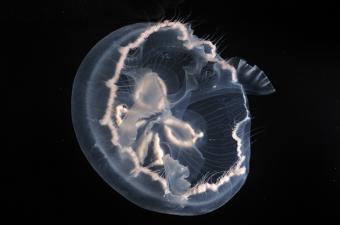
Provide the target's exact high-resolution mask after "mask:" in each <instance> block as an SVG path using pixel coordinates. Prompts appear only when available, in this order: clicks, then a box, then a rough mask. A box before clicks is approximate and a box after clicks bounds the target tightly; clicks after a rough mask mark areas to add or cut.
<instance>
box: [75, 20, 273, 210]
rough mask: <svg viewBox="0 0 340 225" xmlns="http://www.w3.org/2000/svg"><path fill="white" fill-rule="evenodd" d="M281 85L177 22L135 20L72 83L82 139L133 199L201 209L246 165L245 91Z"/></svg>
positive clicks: (237, 184)
mask: <svg viewBox="0 0 340 225" xmlns="http://www.w3.org/2000/svg"><path fill="white" fill-rule="evenodd" d="M272 92H274V88H273V86H272V84H271V83H270V81H269V80H268V78H267V77H266V75H265V74H264V73H263V72H262V71H261V70H260V69H259V68H258V67H257V66H251V65H249V64H248V63H247V62H246V61H245V60H243V59H241V58H237V57H233V58H231V59H229V60H224V59H222V58H221V57H220V56H219V55H218V54H217V53H216V47H215V45H214V44H213V43H212V42H210V41H208V40H204V39H200V38H198V37H197V36H195V35H194V34H193V30H192V29H191V28H190V25H188V24H183V23H180V22H172V21H164V22H160V23H138V24H133V25H129V26H125V27H123V28H120V29H118V30H116V31H114V32H112V33H111V34H109V35H108V36H106V37H105V38H104V39H102V40H101V41H100V42H99V43H97V44H96V45H95V47H94V48H93V49H92V50H91V51H90V52H89V54H88V55H87V56H86V58H85V59H84V60H83V62H82V64H81V66H80V68H79V70H78V72H77V75H76V78H75V81H74V85H73V93H72V119H73V125H74V128H75V131H76V136H77V139H78V141H79V143H80V146H81V149H82V151H83V152H84V154H85V155H86V158H87V159H88V161H89V162H90V164H91V165H92V167H93V168H94V169H95V170H96V171H97V173H98V174H99V175H100V176H101V177H102V178H103V179H104V180H105V181H106V182H107V183H108V184H109V185H110V186H111V187H112V188H113V189H114V190H116V191H117V192H119V193H120V194H121V195H123V196H124V197H125V198H127V199H128V200H130V201H131V202H133V203H135V204H136V205H138V206H140V207H142V208H145V209H148V210H152V211H157V212H161V213H167V214H176V215H199V214H204V213H208V212H210V211H213V210H215V209H217V208H219V207H221V206H222V205H223V204H225V203H226V202H228V201H229V200H230V199H231V198H232V197H233V196H234V195H235V194H236V193H237V192H238V191H239V190H240V188H241V187H242V185H243V184H244V182H245V180H246V177H247V174H248V171H249V157H250V135H249V133H250V114H249V111H248V107H247V98H246V94H255V95H265V94H270V93H272Z"/></svg>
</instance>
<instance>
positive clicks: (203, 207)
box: [72, 21, 274, 215]
mask: <svg viewBox="0 0 340 225" xmlns="http://www.w3.org/2000/svg"><path fill="white" fill-rule="evenodd" d="M141 26H145V24H143V25H141ZM122 29H123V28H122ZM125 29H127V28H125ZM161 29H172V30H176V31H178V32H179V34H180V35H178V37H177V38H178V40H180V41H182V42H183V47H185V48H186V49H188V50H190V49H193V48H195V47H197V46H201V45H207V46H209V47H210V52H209V53H206V54H205V55H204V56H205V59H206V60H207V61H208V62H213V63H217V64H218V65H220V67H221V68H222V69H223V70H228V71H229V72H230V73H231V82H233V83H234V84H235V85H238V86H239V88H240V89H241V91H242V96H243V103H244V110H245V112H246V115H245V117H244V118H243V119H242V120H240V121H239V122H237V123H235V125H234V127H233V129H232V138H233V139H234V141H235V142H236V151H237V160H236V161H235V163H234V164H233V165H232V166H231V167H230V169H229V170H227V171H225V172H224V173H223V174H222V175H221V176H220V177H219V179H217V180H216V181H215V182H208V181H206V180H204V179H202V181H201V182H198V183H197V184H196V185H195V186H193V187H190V188H188V190H186V191H185V192H184V193H180V194H176V193H172V191H171V190H170V189H169V183H168V181H167V180H166V179H165V178H164V177H162V176H160V175H159V173H156V172H154V171H152V170H151V169H149V168H148V167H145V166H143V165H142V164H141V158H143V153H141V154H142V156H141V155H138V151H135V150H134V149H132V148H131V147H130V146H121V144H120V142H119V141H118V138H119V135H118V133H117V123H118V124H119V123H121V122H122V118H121V116H120V114H121V113H125V111H126V110H127V109H125V108H124V106H122V105H119V106H117V107H116V108H115V109H114V108H113V106H114V101H115V98H116V92H117V90H118V88H119V87H118V86H117V85H116V82H117V81H118V79H119V77H120V74H121V71H122V69H123V68H124V62H125V60H126V58H127V56H128V53H129V51H130V50H132V49H135V48H138V47H139V46H141V45H142V44H143V43H144V42H145V40H146V39H147V38H148V37H149V36H150V35H152V34H153V33H156V32H157V31H159V30H161ZM118 31H119V30H118ZM116 32H117V31H116ZM117 47H118V48H119V53H120V56H119V58H118V61H117V63H116V65H115V69H114V73H113V76H112V78H111V79H109V80H107V81H106V82H105V84H106V86H107V88H108V89H109V96H108V100H107V103H106V109H105V113H104V115H103V116H102V118H101V119H100V121H99V122H100V125H101V126H104V127H107V128H108V129H109V131H110V134H111V138H110V139H111V144H112V145H113V146H115V148H114V149H112V151H116V152H118V155H119V157H121V158H122V160H124V159H125V160H127V161H129V162H131V163H132V168H133V169H132V170H130V171H129V174H130V176H127V177H121V174H118V173H117V172H113V171H112V172H108V171H107V170H106V169H105V167H106V164H108V167H109V168H116V167H117V166H119V165H115V162H113V161H112V160H110V157H112V156H109V155H107V152H106V151H102V150H101V149H102V147H101V146H99V145H100V144H99V143H98V142H97V140H96V138H94V136H95V135H90V134H83V132H82V131H81V130H83V129H88V127H90V126H91V125H88V123H89V122H88V121H91V118H89V116H88V115H87V114H86V111H88V110H87V109H84V107H85V108H86V107H87V104H85V103H84V102H83V101H85V100H79V95H82V94H84V93H83V92H84V90H85V91H86V89H87V88H86V87H87V85H88V82H85V81H84V77H82V78H81V79H83V81H79V80H80V78H79V76H80V75H79V74H82V73H83V71H84V70H87V69H88V68H86V69H84V67H86V65H85V64H86V63H88V62H89V61H90V60H93V57H91V52H90V54H89V56H88V57H87V58H90V59H87V62H83V63H82V66H81V67H80V69H79V71H78V73H77V77H76V80H75V86H74V88H73V94H72V119H73V123H74V127H75V130H76V134H77V138H78V140H79V142H80V145H81V147H82V150H83V152H84V153H85V155H86V157H87V158H88V160H89V161H90V162H91V164H92V166H93V167H94V168H95V169H96V170H97V172H98V174H100V175H101V176H102V177H103V178H104V180H106V181H107V182H108V183H109V184H110V185H111V186H112V187H113V188H114V189H116V190H118V191H119V193H121V194H122V195H123V196H125V197H126V198H128V199H129V200H131V201H132V202H134V203H135V204H137V205H139V206H141V207H143V208H146V209H149V210H152V211H158V212H163V213H168V214H177V215H198V214H204V213H207V212H210V211H213V210H215V209H216V208H219V207H220V206H222V205H223V204H225V203H226V202H227V201H228V200H229V199H230V198H232V197H233V195H234V194H236V193H237V191H238V190H239V189H240V187H241V186H242V184H243V183H244V181H245V179H246V174H247V166H248V164H249V155H250V152H249V140H248V138H243V137H242V135H243V132H244V131H243V130H242V129H245V127H248V126H249V123H250V116H249V115H250V114H249V111H248V108H247V98H246V95H245V93H246V92H247V93H253V94H270V93H272V92H273V91H274V88H273V87H272V85H271V84H270V82H269V80H268V79H267V77H266V76H265V75H264V73H263V72H262V71H260V70H258V68H257V67H256V66H254V67H251V68H252V70H251V71H249V68H248V70H247V71H246V72H245V73H244V74H242V73H240V74H239V72H240V71H242V69H244V67H250V66H249V65H248V64H246V63H245V61H242V60H241V61H240V62H239V63H238V64H236V66H235V65H232V63H231V62H229V61H225V60H223V59H221V58H220V57H219V56H218V55H217V53H216V47H215V45H214V44H213V43H212V42H210V41H208V40H202V39H198V38H197V37H195V36H193V35H192V31H191V30H189V29H188V26H187V25H186V24H183V23H181V22H176V21H174V22H172V21H164V22H161V23H155V24H148V25H147V26H146V28H145V29H144V31H143V32H141V33H140V34H139V35H138V37H137V38H136V39H135V40H134V41H133V42H130V43H128V44H126V45H125V46H117ZM92 51H95V50H92ZM92 55H94V54H92ZM84 61H86V60H84ZM83 65H84V66H83ZM94 67H95V65H91V69H93V68H94ZM235 67H236V68H235ZM254 71H255V72H254ZM239 76H243V77H242V81H240V80H239ZM247 76H248V77H247ZM254 76H256V79H255V82H253V83H249V82H248V81H249V80H250V78H249V77H251V78H254ZM85 80H86V79H85ZM77 83H82V85H79V84H77ZM76 84H77V85H78V86H81V87H76ZM159 84H160V86H163V85H164V84H162V81H159ZM163 89H165V90H163V92H164V93H163V94H166V87H165V85H164V88H163ZM85 97H86V94H85ZM164 104H165V103H164ZM82 111H83V112H82ZM82 113H85V115H81V114H82ZM112 118H115V121H113V119H112ZM168 121H170V122H171V123H176V118H172V117H169V118H168ZM92 122H93V121H92ZM94 122H96V123H97V122H98V121H94ZM183 123H184V122H182V124H183ZM185 125H186V124H185ZM137 126H138V125H137ZM180 126H182V125H180ZM187 126H189V127H190V125H189V124H188V125H187ZM190 128H191V127H190ZM190 128H188V129H189V130H190ZM191 132H192V133H193V136H195V135H196V136H195V138H200V137H202V135H203V134H201V133H195V131H193V130H192V131H191ZM79 133H82V134H81V135H80V134H79ZM84 135H85V136H86V135H88V136H87V137H84ZM146 139H148V140H149V141H148V142H150V140H151V139H153V140H154V146H155V147H154V148H155V149H158V152H157V151H156V155H157V154H158V156H157V159H158V161H157V162H156V163H159V164H163V160H167V161H168V162H169V163H176V162H173V161H176V160H173V159H172V158H171V157H170V156H169V155H164V153H163V152H162V151H161V150H159V148H160V147H159V145H158V147H157V143H159V136H158V134H157V133H156V134H154V133H152V134H150V135H149V136H147V137H146ZM244 142H246V143H244ZM244 145H246V147H244ZM88 149H91V150H90V151H89V150H88ZM112 154H115V153H112ZM116 155H117V154H116ZM247 156H248V157H247ZM98 161H99V162H98ZM181 169H183V168H181ZM142 174H143V175H145V176H147V177H149V178H150V179H151V180H152V181H154V182H157V183H158V184H159V185H160V187H161V189H162V190H163V194H162V195H163V199H160V198H159V197H157V196H151V195H150V193H147V191H144V192H145V193H143V194H144V195H145V196H141V194H139V193H138V194H136V193H137V192H138V191H141V190H140V188H139V187H138V186H139V184H137V183H136V182H135V183H134V184H132V183H133V182H132V183H131V179H133V178H137V177H138V176H141V175H142ZM235 178H238V179H239V180H238V181H237V182H235V184H233V183H232V179H235ZM113 179H114V181H113ZM236 183H237V184H236ZM228 184H229V186H233V185H234V187H228V188H230V189H232V188H234V190H232V191H230V192H229V193H228V191H225V193H222V192H221V193H219V189H220V188H222V187H223V186H228ZM127 187H128V188H127ZM214 193H216V194H218V195H220V196H219V197H216V196H213V195H214ZM200 194H205V198H202V197H200ZM196 196H198V197H197V199H198V200H195V201H191V199H194V198H195V197H196ZM209 196H210V197H209ZM151 199H152V201H153V203H151V202H150V204H149V205H148V204H144V203H143V201H150V200H151Z"/></svg>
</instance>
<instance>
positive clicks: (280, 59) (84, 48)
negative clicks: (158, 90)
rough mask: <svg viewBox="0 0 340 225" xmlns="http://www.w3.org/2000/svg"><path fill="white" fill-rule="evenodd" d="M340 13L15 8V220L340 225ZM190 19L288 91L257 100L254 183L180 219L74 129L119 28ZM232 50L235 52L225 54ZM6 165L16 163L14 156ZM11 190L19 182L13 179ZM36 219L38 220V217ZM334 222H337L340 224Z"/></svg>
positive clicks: (201, 7) (237, 5)
mask: <svg viewBox="0 0 340 225" xmlns="http://www.w3.org/2000/svg"><path fill="white" fill-rule="evenodd" d="M338 10H339V7H337V6H335V5H329V4H327V3H326V2H316V3H308V4H297V3H295V2H293V1H292V2H289V1H280V2H278V1H275V2H274V3H266V4H265V3H261V4H260V3H254V2H253V3H251V4H248V3H245V2H244V1H239V2H237V1H213V0H208V1H204V2H203V1H202V2H199V1H179V0H177V1H170V0H168V1H166V0H161V1H156V0H155V1H148V2H142V1H136V2H133V1H132V0H124V1H113V0H112V1H107V2H101V1H86V0H78V1H66V2H62V1H55V3H39V4H38V3H32V2H28V3H25V4H22V3H19V2H14V4H13V5H12V7H11V8H10V9H9V10H8V11H7V12H5V13H6V14H5V15H8V17H7V16H5V18H3V17H2V20H3V21H5V22H6V27H8V28H9V31H10V32H9V33H10V34H11V36H10V37H11V38H10V39H11V40H10V42H4V43H3V45H4V47H8V49H10V52H9V53H8V55H7V57H6V58H7V59H9V60H8V61H9V63H8V74H6V75H5V76H6V78H7V79H8V80H7V85H6V86H7V87H6V88H7V89H8V98H7V99H8V100H7V102H8V105H7V107H6V108H7V111H8V113H9V117H8V119H6V118H3V119H4V122H7V123H9V124H10V126H9V129H8V131H9V132H8V133H9V134H10V135H9V138H8V140H7V141H8V149H9V151H10V152H11V153H14V154H15V155H14V156H13V157H11V158H9V159H8V163H9V165H8V166H7V168H8V170H7V171H8V173H7V174H8V177H9V178H10V179H9V180H10V182H8V184H10V186H9V188H10V189H9V192H6V195H7V197H8V198H6V201H5V204H6V206H7V207H9V209H10V210H12V212H15V216H14V217H12V219H25V220H26V219H33V220H34V221H36V223H41V224H68V223H74V224H122V223H126V224H130V223H132V222H134V221H135V222H138V223H140V224H277V223H279V222H289V223H294V222H296V221H299V222H306V221H309V222H310V221H316V220H319V221H323V223H328V222H325V221H330V222H331V221H332V220H337V221H338V220H339V216H338V215H336V214H335V213H336V212H335V211H336V208H335V205H333V204H335V203H336V200H335V193H336V188H337V187H336V186H337V180H336V176H337V173H338V171H337V169H338V168H337V164H338V161H337V160H338V158H337V156H338V153H337V151H338V150H340V147H339V133H340V132H339V130H340V129H339V128H340V123H339V119H338V117H339V115H340V91H339V81H340V79H339V75H340V74H339V69H338V68H339V65H340V58H339V53H340V51H339V49H340V48H339V39H338V38H337V37H336V31H337V30H338V29H339V22H338V21H339V20H337V16H338V15H337V11H338ZM161 18H166V19H171V18H175V19H185V21H188V22H191V23H192V24H193V26H194V30H195V34H197V35H198V36H204V35H207V34H209V35H212V36H210V37H211V38H212V39H218V38H220V37H222V36H223V39H222V41H221V44H220V45H219V50H220V52H221V54H222V56H223V57H224V58H228V57H231V56H241V57H243V58H245V59H247V60H248V61H249V62H250V63H254V64H257V65H258V66H259V67H260V68H262V69H263V70H264V71H265V72H266V74H267V75H268V76H269V78H270V80H271V81H272V83H273V85H274V86H275V88H276V90H277V92H276V93H275V94H272V95H270V96H261V97H259V96H250V97H249V101H250V109H251V112H252V115H253V121H252V131H253V132H252V158H251V168H250V174H249V177H248V180H247V182H246V184H245V185H244V187H243V188H242V189H241V191H240V192H239V193H238V194H237V195H236V196H235V197H234V198H233V199H232V200H231V201H230V202H228V203H227V204H226V205H225V206H223V207H222V208H220V209H218V210H216V211H214V212H212V213H210V214H207V215H203V216H197V217H178V216H170V215H163V214H159V213H154V212H150V211H147V210H144V209H140V208H138V207H137V206H135V205H134V204H132V203H130V202H129V201H127V200H125V199H124V198H123V197H122V196H120V195H119V194H118V193H117V192H115V191H114V190H112V189H111V188H110V187H109V186H108V185H107V184H106V183H105V182H104V181H103V180H102V179H101V178H100V177H99V176H98V175H97V174H96V172H95V171H94V170H93V169H92V168H91V167H90V165H89V163H88V162H87V161H86V159H85V157H84V155H83V153H82V152H81V150H80V148H79V146H78V143H77V140H76V138H75V134H74V131H73V127H72V122H71V113H70V106H71V102H70V98H71V90H72V82H73V79H74V76H75V74H76V71H77V68H78V66H79V65H80V63H81V61H82V59H83V58H84V57H85V55H86V54H87V52H88V51H89V50H90V49H91V47H92V46H93V45H95V43H96V42H98V41H99V40H100V39H101V38H103V37H104V36H106V35H107V34H109V33H110V32H112V31H113V30H115V29H117V28H119V27H122V26H125V25H128V24H131V23H136V22H140V21H158V20H160V19H161ZM222 50H224V51H222ZM5 161H7V160H6V159H5ZM6 184H7V182H6ZM26 221H27V220H26ZM332 223H333V222H332Z"/></svg>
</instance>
